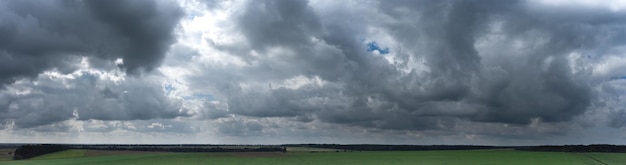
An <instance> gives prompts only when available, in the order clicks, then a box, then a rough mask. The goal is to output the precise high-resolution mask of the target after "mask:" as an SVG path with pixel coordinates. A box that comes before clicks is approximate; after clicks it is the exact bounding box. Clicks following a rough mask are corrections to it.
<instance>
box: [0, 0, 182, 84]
mask: <svg viewBox="0 0 626 165" xmlns="http://www.w3.org/2000/svg"><path fill="white" fill-rule="evenodd" d="M0 7H1V8H2V13H0V15H2V16H1V17H2V18H1V19H2V20H3V21H2V22H0V29H1V30H0V36H2V38H3V39H2V41H1V42H0V59H1V60H0V61H2V63H1V64H0V66H2V68H1V69H0V70H2V71H1V72H0V83H2V84H4V85H6V84H11V83H13V82H14V81H16V80H19V79H21V78H33V77H36V76H37V75H38V74H39V73H41V72H43V71H46V70H50V69H57V70H59V71H61V72H63V73H70V72H72V71H74V70H75V69H76V66H75V64H76V63H77V62H80V59H81V57H90V60H92V61H93V62H94V64H93V65H95V66H97V65H98V64H97V62H96V61H101V60H104V61H115V60H116V59H118V58H120V59H122V60H123V64H120V67H122V68H124V69H125V70H126V71H127V72H128V73H133V74H134V73H139V72H140V71H151V70H153V69H155V68H157V67H158V66H159V65H160V64H161V61H162V59H163V57H164V56H165V53H166V52H167V50H168V49H169V46H170V44H172V43H174V42H175V38H174V35H173V34H172V33H173V29H174V27H175V26H176V25H177V24H178V21H179V19H180V17H181V16H182V14H183V12H182V10H181V9H180V8H179V7H178V5H177V4H176V3H175V2H171V1H160V2H155V1H143V0H142V1H115V2H106V1H4V2H2V4H0Z"/></svg>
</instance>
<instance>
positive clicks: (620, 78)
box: [611, 76, 626, 80]
mask: <svg viewBox="0 0 626 165" xmlns="http://www.w3.org/2000/svg"><path fill="white" fill-rule="evenodd" d="M611 80H626V76H614V77H611Z"/></svg>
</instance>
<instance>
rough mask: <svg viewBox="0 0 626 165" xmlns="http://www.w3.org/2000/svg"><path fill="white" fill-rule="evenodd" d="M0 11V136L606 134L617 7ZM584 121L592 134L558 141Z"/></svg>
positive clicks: (129, 4) (82, 4)
mask: <svg viewBox="0 0 626 165" xmlns="http://www.w3.org/2000/svg"><path fill="white" fill-rule="evenodd" d="M35 4H37V5H35ZM0 8H3V9H6V10H0V11H2V14H0V15H2V16H0V17H5V19H3V20H6V21H3V22H0V36H6V38H9V39H7V40H3V41H0V53H1V55H0V59H2V60H0V61H2V64H0V67H3V69H1V71H0V81H1V83H2V84H4V85H5V89H3V90H2V91H1V92H0V108H2V109H0V112H1V114H3V115H2V116H0V121H1V122H3V123H2V124H0V125H1V126H2V128H4V133H14V134H15V133H16V132H17V133H18V134H19V136H24V137H32V136H33V134H38V133H41V132H48V133H50V134H54V133H58V132H68V131H69V132H72V130H73V131H74V132H76V134H78V135H84V136H86V135H89V134H97V133H108V134H114V135H117V136H120V137H122V136H142V135H145V134H158V135H159V136H158V137H171V136H175V137H178V139H193V138H194V137H213V138H215V139H217V141H220V142H228V143H275V141H273V140H276V139H278V138H279V137H280V138H281V141H283V142H285V141H286V142H338V143H351V142H360V143H423V144H426V143H428V144H430V143H445V144H450V143H470V144H544V143H594V142H602V141H607V142H619V141H620V139H622V138H624V135H623V134H621V133H620V132H622V131H621V130H622V127H623V126H624V125H625V124H624V123H625V122H624V116H625V115H623V114H624V110H623V108H621V107H623V105H624V104H623V103H622V102H621V101H620V99H622V98H623V96H622V95H623V93H624V91H626V88H625V87H626V84H625V83H626V81H624V79H622V78H621V77H623V76H624V75H626V73H623V72H622V71H621V70H623V69H624V68H626V57H624V53H625V52H626V49H625V47H624V46H623V45H624V44H625V42H626V40H624V37H626V32H625V31H624V25H626V20H624V19H621V18H623V17H624V16H626V12H624V11H623V10H621V8H619V6H618V7H615V6H603V5H601V4H597V5H589V4H576V3H572V4H567V5H565V4H560V3H551V2H550V1H507V2H501V1H480V2H478V1H402V0H392V1H375V0H371V1H356V2H352V1H346V2H345V3H339V4H338V3H334V2H332V1H323V0H311V1H306V0H291V1H273V0H255V1H193V0H181V1H177V2H174V1H156V2H155V1H115V2H108V1H62V2H61V1H43V2H40V3H39V2H38V3H35V1H32V2H30V1H27V2H23V1H7V2H2V3H1V4H0ZM3 38H4V37H3ZM122 123H123V124H122ZM96 128H97V129H96ZM45 130H48V131H45ZM61 130H65V131H61ZM591 133H594V134H597V133H600V134H603V135H606V136H605V137H609V138H607V139H602V138H598V137H593V136H585V137H583V138H572V137H576V136H581V135H585V134H591ZM303 135H306V136H303ZM16 136H18V135H16ZM223 137H230V138H224V139H230V140H224V139H222V138H223ZM248 137H257V139H261V140H260V141H257V142H250V141H249V139H247V138H248ZM357 137H359V138H357ZM360 137H369V138H360ZM219 139H222V140H219ZM233 139H234V140H233ZM272 139H273V140H272ZM350 139H352V140H353V141H351V140H350ZM555 139H558V140H555ZM152 140H153V141H155V142H164V141H163V140H158V139H152ZM193 142H194V143H212V142H206V141H202V140H198V139H196V140H195V141H193ZM166 143H168V142H166ZM171 143H178V142H171Z"/></svg>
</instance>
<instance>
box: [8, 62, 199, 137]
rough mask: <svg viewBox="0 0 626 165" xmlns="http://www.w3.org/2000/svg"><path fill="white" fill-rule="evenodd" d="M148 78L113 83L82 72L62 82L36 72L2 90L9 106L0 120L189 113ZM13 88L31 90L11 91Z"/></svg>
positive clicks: (43, 121) (23, 124)
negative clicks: (31, 78)
mask: <svg viewBox="0 0 626 165" xmlns="http://www.w3.org/2000/svg"><path fill="white" fill-rule="evenodd" d="M150 81H151V80H149V79H147V78H146V79H135V78H128V79H126V80H125V81H124V82H123V83H120V84H115V83H112V82H110V81H107V80H103V79H100V78H99V77H98V75H93V74H90V73H86V72H85V73H82V75H80V76H77V77H76V78H75V79H66V80H64V81H63V82H58V81H55V80H54V78H49V77H44V76H40V77H39V78H38V79H37V85H34V84H32V83H24V84H20V85H14V86H12V87H11V88H10V89H8V91H3V92H2V94H3V95H4V96H6V97H7V98H6V100H9V101H8V102H9V105H8V107H9V108H7V109H8V110H6V111H7V112H6V113H3V118H0V120H2V121H14V122H15V126H16V127H18V128H31V127H37V126H41V125H47V124H52V123H58V122H61V121H65V120H69V119H72V118H75V119H77V120H90V119H96V120H148V119H155V118H165V119H171V118H176V117H185V116H189V115H191V114H189V113H187V112H186V110H184V109H182V105H181V103H180V101H179V100H172V99H170V98H167V97H165V95H164V93H163V90H162V89H161V86H160V84H154V83H152V82H150ZM16 90H17V91H19V90H26V91H31V92H30V93H26V94H12V92H15V91H16ZM2 124H5V123H2Z"/></svg>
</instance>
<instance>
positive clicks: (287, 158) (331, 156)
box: [0, 145, 626, 165]
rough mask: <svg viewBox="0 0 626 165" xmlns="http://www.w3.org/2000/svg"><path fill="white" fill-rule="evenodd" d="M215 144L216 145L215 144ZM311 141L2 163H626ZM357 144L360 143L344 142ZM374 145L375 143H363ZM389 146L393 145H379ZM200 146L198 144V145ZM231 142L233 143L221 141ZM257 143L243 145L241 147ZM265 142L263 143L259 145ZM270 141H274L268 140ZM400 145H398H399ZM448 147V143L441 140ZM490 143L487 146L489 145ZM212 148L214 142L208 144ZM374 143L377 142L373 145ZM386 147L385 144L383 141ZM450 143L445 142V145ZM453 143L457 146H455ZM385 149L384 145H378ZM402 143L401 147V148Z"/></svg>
mask: <svg viewBox="0 0 626 165" xmlns="http://www.w3.org/2000/svg"><path fill="white" fill-rule="evenodd" d="M211 146H212V147H215V145H211ZM305 146H306V145H300V146H294V145H285V146H275V147H276V148H285V149H286V150H287V151H286V152H155V151H132V148H129V149H131V150H92V149H67V150H63V151H57V152H52V153H48V154H44V155H40V156H36V157H33V158H29V159H25V160H8V159H4V160H2V161H0V165H39V164H46V165H66V164H103V165H104V164H149V165H170V164H191V165H193V164H216V165H217V164H220V165H221V164H225V165H229V164H233V165H241V164H250V165H252V164H259V165H265V164H268V165H269V164H274V165H280V164H363V165H367V164H372V165H378V164H397V165H402V164H426V165H456V164H458V165H489V164H493V165H498V164H513V165H516V164H517V165H526V164H533V165H540V164H546V165H609V164H610V165H621V164H626V153H608V152H565V151H564V152H554V151H550V152H548V151H521V150H519V148H513V147H510V148H509V147H502V148H501V147H495V148H493V149H470V150H466V149H463V148H458V149H454V147H458V146H446V147H448V148H447V149H445V150H439V149H434V150H433V149H432V148H428V147H432V146H413V148H414V149H424V148H428V150H422V151H361V150H345V149H332V148H329V147H332V146H335V147H336V146H339V145H317V146H326V148H313V147H305ZM340 146H343V147H344V148H345V147H346V146H349V147H352V148H354V146H360V145H340ZM363 146H370V145H363ZM377 146H384V147H386V148H389V147H394V146H390V145H377ZM195 147H197V145H195ZM219 147H220V148H228V147H233V146H225V145H224V146H219ZM242 147H244V148H252V147H255V146H237V147H236V148H242ZM256 147H259V146H256ZM265 147H268V146H265ZM395 147H397V146H395ZM436 147H442V146H436ZM465 147H467V146H465ZM483 147H484V146H483ZM207 148H211V147H207ZM368 148H372V147H371V146H370V147H368ZM381 148H382V147H381ZM444 148H445V147H444ZM451 148H453V149H451ZM372 149H380V148H372ZM395 149H398V148H395Z"/></svg>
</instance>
